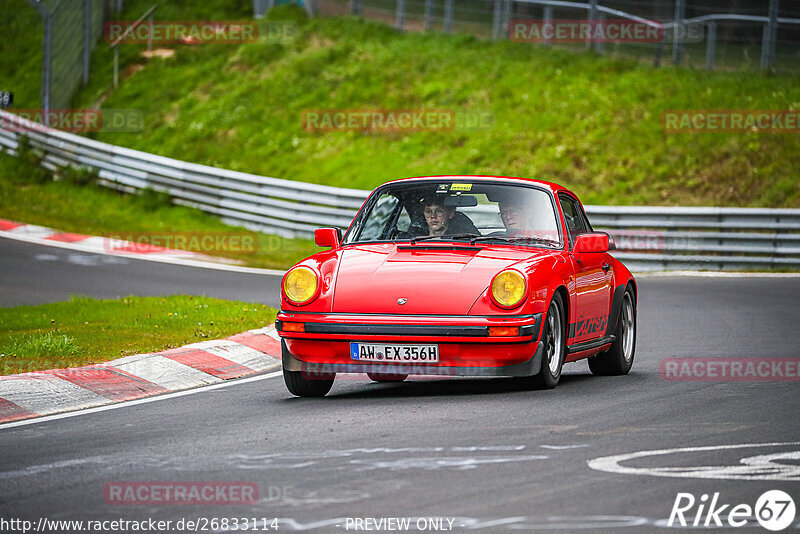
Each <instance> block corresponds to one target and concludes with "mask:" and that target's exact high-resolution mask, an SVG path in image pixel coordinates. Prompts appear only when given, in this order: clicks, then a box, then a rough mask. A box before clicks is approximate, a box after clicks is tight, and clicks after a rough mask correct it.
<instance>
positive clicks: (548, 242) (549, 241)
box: [469, 235, 560, 247]
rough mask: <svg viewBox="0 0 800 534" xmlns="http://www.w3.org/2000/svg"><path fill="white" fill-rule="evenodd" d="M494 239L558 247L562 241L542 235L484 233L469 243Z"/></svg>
mask: <svg viewBox="0 0 800 534" xmlns="http://www.w3.org/2000/svg"><path fill="white" fill-rule="evenodd" d="M493 239H497V240H499V241H503V242H504V243H519V242H521V241H525V242H533V243H538V244H541V245H548V246H551V247H557V246H559V245H560V243H559V242H558V241H553V240H552V239H544V238H541V237H523V236H518V237H506V236H502V235H482V236H479V237H473V238H472V239H470V240H469V243H470V244H472V243H475V242H477V241H489V240H493Z"/></svg>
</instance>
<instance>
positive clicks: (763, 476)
mask: <svg viewBox="0 0 800 534" xmlns="http://www.w3.org/2000/svg"><path fill="white" fill-rule="evenodd" d="M796 445H800V441H790V442H775V443H744V444H737V445H716V446H710V447H682V448H677V449H660V450H655V451H638V452H633V453H629V454H618V455H615V456H605V457H602V458H595V459H593V460H589V461H588V462H587V463H588V464H589V467H591V468H592V469H596V470H598V471H605V472H607V473H618V474H626V475H650V476H659V477H673V478H702V479H721V480H770V481H778V480H781V481H792V482H797V481H800V465H797V464H790V463H786V464H781V463H776V460H790V461H791V460H796V459H797V458H798V457H800V451H787V452H781V453H777V454H769V455H759V456H751V457H745V458H740V459H739V462H740V463H739V464H737V465H712V466H705V465H703V466H686V467H625V466H623V465H620V464H621V463H622V462H626V461H629V460H634V459H637V458H648V457H653V456H662V455H666V454H681V453H691V452H708V451H719V450H732V449H748V448H750V449H754V448H764V447H789V446H796Z"/></svg>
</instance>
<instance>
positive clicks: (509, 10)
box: [500, 0, 514, 39]
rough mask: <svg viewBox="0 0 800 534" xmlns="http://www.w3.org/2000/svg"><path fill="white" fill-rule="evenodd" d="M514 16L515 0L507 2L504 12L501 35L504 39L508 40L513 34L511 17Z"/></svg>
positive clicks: (507, 0)
mask: <svg viewBox="0 0 800 534" xmlns="http://www.w3.org/2000/svg"><path fill="white" fill-rule="evenodd" d="M513 14H514V0H506V5H505V11H504V12H503V27H502V29H501V33H500V35H502V36H503V39H508V37H509V34H510V32H511V17H512V16H513Z"/></svg>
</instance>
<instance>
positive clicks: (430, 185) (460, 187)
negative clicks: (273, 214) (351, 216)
mask: <svg viewBox="0 0 800 534" xmlns="http://www.w3.org/2000/svg"><path fill="white" fill-rule="evenodd" d="M556 213H557V212H556V210H555V206H554V202H553V199H552V196H551V195H550V193H548V192H547V191H545V190H544V189H540V188H537V187H531V186H526V185H514V184H504V183H496V182H471V183H463V182H455V181H447V180H445V181H434V180H424V181H422V180H421V181H410V182H400V183H396V184H389V185H386V186H384V187H381V188H379V189H377V190H376V191H375V192H374V193H373V194H372V196H371V197H370V198H369V199H368V201H367V202H366V204H365V207H364V209H363V210H362V212H361V213H360V214H359V216H358V218H357V219H356V221H355V222H354V224H353V226H352V227H351V228H350V230H349V231H348V233H347V234H346V235H345V237H344V244H354V243H371V242H386V241H409V242H411V243H412V244H415V243H418V242H421V241H467V242H469V243H470V244H475V243H499V244H513V245H523V246H534V247H545V248H558V247H561V246H562V240H561V234H560V232H559V230H558V223H557V221H558V219H557V215H556Z"/></svg>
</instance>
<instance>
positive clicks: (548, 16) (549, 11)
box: [542, 5, 553, 46]
mask: <svg viewBox="0 0 800 534" xmlns="http://www.w3.org/2000/svg"><path fill="white" fill-rule="evenodd" d="M542 18H543V19H544V25H543V27H547V26H549V25H550V24H552V23H553V6H551V5H546V6H544V16H543V17H542ZM543 37H544V36H543ZM544 45H545V46H553V43H551V42H550V39H548V38H547V37H545V38H544Z"/></svg>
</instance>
